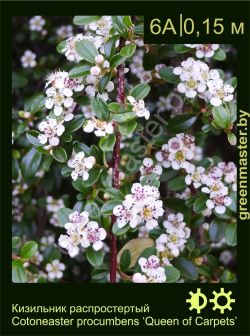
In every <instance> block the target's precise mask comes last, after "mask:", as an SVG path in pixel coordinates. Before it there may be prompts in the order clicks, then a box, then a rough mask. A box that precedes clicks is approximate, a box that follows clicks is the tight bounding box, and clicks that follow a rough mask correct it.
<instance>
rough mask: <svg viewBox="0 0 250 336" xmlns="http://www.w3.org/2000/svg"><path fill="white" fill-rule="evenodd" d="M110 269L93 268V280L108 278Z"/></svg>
mask: <svg viewBox="0 0 250 336" xmlns="http://www.w3.org/2000/svg"><path fill="white" fill-rule="evenodd" d="M108 273H109V271H108V270H107V268H104V267H97V268H95V269H93V271H92V272H91V276H92V279H93V280H101V279H103V278H105V279H106V278H107V275H108Z"/></svg>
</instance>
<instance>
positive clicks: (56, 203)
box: [46, 196, 65, 226]
mask: <svg viewBox="0 0 250 336" xmlns="http://www.w3.org/2000/svg"><path fill="white" fill-rule="evenodd" d="M46 203H47V204H46V208H47V212H48V213H49V214H51V216H50V219H49V222H50V224H52V225H54V226H59V222H58V217H57V212H58V211H59V210H60V209H62V208H64V207H65V204H64V201H63V200H62V199H61V198H60V199H55V198H54V197H52V196H47V198H46Z"/></svg>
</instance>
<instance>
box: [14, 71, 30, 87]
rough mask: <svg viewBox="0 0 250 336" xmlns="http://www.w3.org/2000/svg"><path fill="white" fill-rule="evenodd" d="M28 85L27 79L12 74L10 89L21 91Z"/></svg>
mask: <svg viewBox="0 0 250 336" xmlns="http://www.w3.org/2000/svg"><path fill="white" fill-rule="evenodd" d="M27 84H28V79H27V78H26V77H25V76H24V75H21V74H19V73H17V72H13V73H12V89H21V88H23V87H24V86H26V85H27Z"/></svg>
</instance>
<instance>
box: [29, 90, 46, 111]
mask: <svg viewBox="0 0 250 336" xmlns="http://www.w3.org/2000/svg"><path fill="white" fill-rule="evenodd" d="M44 102H45V98H44V96H43V95H35V96H33V97H31V98H29V99H28V100H26V101H25V104H24V111H28V112H30V113H31V114H35V113H36V112H38V111H41V110H42V109H43V108H44Z"/></svg>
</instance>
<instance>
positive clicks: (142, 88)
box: [129, 83, 150, 99]
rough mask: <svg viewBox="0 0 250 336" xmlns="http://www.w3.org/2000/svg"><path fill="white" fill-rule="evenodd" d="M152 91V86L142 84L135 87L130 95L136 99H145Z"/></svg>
mask: <svg viewBox="0 0 250 336" xmlns="http://www.w3.org/2000/svg"><path fill="white" fill-rule="evenodd" d="M149 91H150V86H149V85H148V84H147V83H141V84H138V85H136V86H134V87H133V88H132V89H131V90H130V92H129V95H130V96H133V97H134V98H135V99H144V98H145V97H146V96H147V95H148V94H149Z"/></svg>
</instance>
